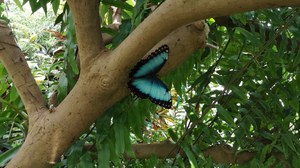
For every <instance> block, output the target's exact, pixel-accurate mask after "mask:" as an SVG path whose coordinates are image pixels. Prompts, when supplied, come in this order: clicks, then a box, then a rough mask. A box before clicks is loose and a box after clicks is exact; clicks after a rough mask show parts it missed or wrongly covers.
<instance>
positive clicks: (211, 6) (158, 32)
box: [111, 0, 300, 69]
mask: <svg viewBox="0 0 300 168" xmlns="http://www.w3.org/2000/svg"><path fill="white" fill-rule="evenodd" d="M283 6H300V1H299V0H284V1H283V0H248V1H241V0H210V1H208V0H190V1H185V0H177V1H173V0H166V1H165V2H164V3H163V4H162V5H160V6H159V7H158V8H157V9H156V10H155V11H154V12H153V13H152V14H151V15H150V16H149V17H147V18H146V19H145V20H144V22H143V23H141V24H140V25H139V26H138V27H137V28H136V29H135V30H134V31H133V32H132V33H131V34H130V35H129V36H128V37H127V38H126V39H125V40H124V41H123V43H122V44H120V45H119V46H118V47H117V48H116V49H115V50H114V52H113V53H112V55H113V57H114V61H113V63H111V64H112V65H116V66H117V67H119V68H120V69H126V67H133V66H134V65H135V63H136V62H138V61H139V60H140V58H141V56H142V55H144V53H146V52H147V51H148V50H149V49H150V48H152V47H153V46H154V45H155V44H156V43H157V42H158V41H160V40H161V39H162V38H163V37H165V36H166V35H167V34H169V33H170V32H171V31H173V30H175V29H176V28H178V27H180V26H182V25H185V24H187V23H191V22H193V21H196V20H201V19H206V18H209V17H217V16H226V15H230V14H234V13H238V12H244V11H250V10H258V9H263V8H275V7H283ZM137 41H138V42H137Z"/></svg>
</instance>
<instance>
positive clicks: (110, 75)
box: [0, 0, 300, 168]
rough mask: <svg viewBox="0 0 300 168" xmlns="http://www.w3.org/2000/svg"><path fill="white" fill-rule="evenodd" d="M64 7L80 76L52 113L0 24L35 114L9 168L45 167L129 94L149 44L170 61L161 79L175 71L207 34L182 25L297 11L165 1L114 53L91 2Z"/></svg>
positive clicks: (3, 45) (12, 67) (272, 0)
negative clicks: (132, 74) (166, 51)
mask: <svg viewBox="0 0 300 168" xmlns="http://www.w3.org/2000/svg"><path fill="white" fill-rule="evenodd" d="M67 2H68V4H69V5H70V8H71V11H72V14H73V16H74V21H75V28H76V34H77V40H78V45H79V54H80V59H81V70H82V71H81V74H80V77H79V79H78V82H77V83H76V85H75V87H74V88H73V90H72V91H71V92H70V93H69V95H68V96H67V97H66V98H65V99H64V101H63V102H62V103H61V104H60V105H59V106H58V107H57V108H56V109H54V110H52V113H50V111H49V110H45V109H44V107H45V102H44V101H43V99H42V95H41V93H39V91H38V90H37V89H38V88H37V86H36V84H34V80H33V77H32V75H28V74H29V72H30V71H29V69H28V66H27V65H25V64H26V61H25V60H24V58H22V59H20V57H16V55H17V56H22V53H21V52H20V50H19V49H18V47H17V45H16V44H15V42H14V43H12V42H11V41H12V39H13V37H12V35H10V33H2V32H4V31H5V32H8V30H7V26H6V25H4V26H3V25H2V24H1V27H0V29H1V30H0V39H1V40H0V59H1V61H2V62H3V63H4V65H5V67H6V68H7V69H8V72H9V74H10V76H11V77H12V79H13V81H14V83H15V85H16V86H17V87H18V91H19V93H20V95H21V98H22V101H23V102H24V104H25V107H26V109H27V111H28V113H29V114H30V113H35V112H36V113H37V114H39V115H34V116H37V117H32V118H33V119H30V120H32V122H31V123H30V128H31V129H30V130H29V133H28V136H27V138H26V140H25V142H24V144H23V145H22V147H21V149H20V151H19V152H18V153H17V155H16V156H15V157H14V158H13V159H12V161H11V162H10V163H9V164H8V166H7V167H9V168H17V167H22V168H23V167H24V168H27V167H51V165H52V164H54V163H55V162H56V161H57V159H58V158H60V156H61V154H62V153H63V152H64V151H65V150H66V149H67V148H68V147H69V145H71V144H72V142H73V141H74V140H75V139H76V138H78V137H79V136H80V134H82V133H83V132H84V131H85V130H86V129H87V128H88V127H89V126H90V125H91V124H92V123H93V122H94V121H95V120H96V118H97V117H99V116H101V115H102V114H103V113H104V112H105V110H106V109H108V108H109V107H110V106H112V105H113V104H115V103H116V102H117V101H119V100H120V99H121V98H123V97H124V96H126V95H127V94H128V93H129V91H128V89H127V84H126V83H127V80H128V73H129V71H130V69H131V68H132V67H133V66H134V65H135V64H136V62H138V61H139V60H140V59H141V58H142V56H143V55H145V53H146V52H147V51H149V50H150V49H151V48H152V47H153V46H154V45H155V44H157V43H159V44H158V45H160V44H161V43H165V44H168V45H169V47H170V60H169V61H168V62H167V64H166V66H165V67H164V69H163V70H162V72H161V73H162V74H164V73H168V72H169V71H170V70H172V69H173V68H175V67H176V66H177V65H178V64H180V63H181V62H182V61H184V60H185V58H186V57H187V56H188V55H189V54H190V53H192V52H193V51H194V50H195V49H197V48H199V47H204V44H205V41H206V34H207V29H206V28H205V26H204V25H203V23H194V24H191V25H186V24H189V23H192V22H194V21H197V20H201V19H205V18H209V17H216V16H224V15H230V14H233V13H237V12H243V11H249V10H256V9H262V8H271V7H281V6H296V5H298V6H300V1H299V0H284V1H282V0H247V1H241V0H210V1H208V0H189V1H186V0H177V1H173V0H166V1H165V2H164V3H163V4H162V5H161V6H160V7H159V8H158V9H156V10H155V11H154V12H153V13H152V14H151V15H150V16H149V17H148V18H147V19H145V21H144V22H143V23H141V24H140V25H139V26H138V27H137V28H136V29H135V30H134V32H132V33H131V34H130V35H129V36H128V37H127V39H125V40H124V41H123V42H122V43H121V44H120V45H119V46H118V47H117V48H116V49H115V50H114V51H107V50H106V49H104V48H103V41H102V38H101V36H100V35H101V32H100V31H99V27H100V25H99V23H100V21H99V16H98V7H97V1H96V0H92V1H90V0H80V1H78V0H68V1H67ZM96 11H97V12H96ZM201 24H202V26H201ZM184 25H185V26H184ZM179 27H181V28H182V29H185V31H186V33H184V31H183V30H180V29H178V28H179ZM199 28H200V29H199ZM176 29H178V30H176ZM174 30H176V31H175V32H174ZM181 31H182V32H181ZM171 32H173V33H174V34H173V35H172V34H170V33H171ZM189 32H191V33H189ZM169 34H170V35H169ZM168 35H169V36H168ZM188 35H189V37H187V36H188ZM166 36H167V37H166ZM175 36H176V37H175ZM6 38H8V40H7V41H3V39H6ZM162 39H163V41H161V40H162ZM160 41H161V42H160ZM11 51H13V53H10V52H11ZM17 51H18V52H17ZM15 52H16V53H15ZM19 66H20V67H19ZM18 69H22V71H20V70H18ZM23 73H25V74H23ZM22 74H23V75H22ZM41 111H42V112H43V113H42V112H41ZM29 117H30V115H29Z"/></svg>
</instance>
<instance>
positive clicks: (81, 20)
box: [67, 0, 104, 71]
mask: <svg viewBox="0 0 300 168" xmlns="http://www.w3.org/2000/svg"><path fill="white" fill-rule="evenodd" d="M67 2H68V4H69V6H70V8H71V12H72V16H73V18H74V23H75V30H76V37H77V43H78V48H79V57H80V69H81V70H82V71H84V70H85V68H86V67H87V66H88V65H89V63H90V61H91V60H92V58H93V57H94V56H96V55H97V54H98V53H99V52H100V50H101V49H103V48H104V45H103V41H102V36H101V32H100V18H99V0H80V1H78V0H68V1H67Z"/></svg>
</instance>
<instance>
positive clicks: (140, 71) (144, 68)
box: [129, 45, 169, 78]
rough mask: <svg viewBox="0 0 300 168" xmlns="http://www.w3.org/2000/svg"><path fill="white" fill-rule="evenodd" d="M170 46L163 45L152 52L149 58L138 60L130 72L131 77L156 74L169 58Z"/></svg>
mask: <svg viewBox="0 0 300 168" xmlns="http://www.w3.org/2000/svg"><path fill="white" fill-rule="evenodd" d="M168 53H169V47H168V46H167V45H163V46H161V47H160V48H158V49H157V50H155V51H154V52H152V53H151V54H150V55H149V56H148V57H147V59H144V60H141V61H140V62H138V63H137V64H136V65H135V67H134V68H133V69H132V71H131V72H130V74H129V77H130V78H140V77H145V76H149V75H154V74H156V73H157V72H158V71H159V70H160V69H161V68H162V67H163V66H164V64H165V63H166V61H167V59H168Z"/></svg>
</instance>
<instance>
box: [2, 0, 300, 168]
mask: <svg viewBox="0 0 300 168" xmlns="http://www.w3.org/2000/svg"><path fill="white" fill-rule="evenodd" d="M15 2H16V4H19V5H18V6H19V7H21V6H22V5H20V4H21V3H18V1H15ZM25 2H26V1H25ZM34 2H35V1H33V0H31V1H29V3H27V5H29V6H30V7H31V9H32V11H37V10H38V9H39V8H41V9H43V10H44V12H45V13H46V14H47V17H46V16H45V15H44V14H41V13H40V14H39V12H42V11H37V12H35V13H34V14H28V13H24V15H20V14H19V13H20V12H17V10H18V8H17V7H16V6H13V5H12V4H11V3H9V8H6V9H5V10H4V11H3V12H2V15H3V14H4V16H6V18H8V19H9V22H10V25H11V27H12V28H13V30H14V33H15V35H16V39H17V41H18V44H19V45H20V47H21V49H22V51H23V52H24V53H25V54H26V56H27V61H28V63H29V64H30V66H31V68H32V72H33V74H34V75H35V77H36V80H37V82H38V83H39V86H40V88H41V89H42V90H43V91H44V95H45V97H46V98H48V99H49V98H50V95H51V94H53V93H54V91H55V90H57V91H58V97H57V99H58V100H59V101H61V100H63V98H64V97H65V96H66V95H67V93H68V91H70V89H71V88H72V87H73V86H74V84H75V83H76V80H77V76H78V74H79V70H78V68H77V65H76V57H75V54H76V36H75V31H74V26H73V21H72V15H71V13H70V12H69V9H68V6H67V5H66V4H65V3H64V2H63V1H59V0H54V1H51V3H50V4H51V5H49V6H48V7H47V6H45V5H44V3H41V2H39V3H37V2H35V3H34ZM159 3H160V1H159V0H142V1H137V2H135V1H133V0H131V1H126V2H123V1H118V0H115V1H108V0H102V1H101V2H100V12H99V14H100V17H101V19H102V23H101V24H102V25H101V26H102V27H101V29H102V30H103V32H105V33H109V34H111V35H112V36H114V38H113V41H112V43H109V44H107V48H110V49H112V48H114V47H116V46H117V45H118V44H120V43H121V42H122V41H123V40H124V39H125V38H126V36H127V35H128V34H129V33H130V32H131V31H132V30H134V28H135V27H137V26H138V25H139V23H141V22H142V21H143V19H144V18H146V17H147V16H148V15H149V14H150V13H151V8H150V7H149V6H151V5H156V4H159ZM110 6H116V7H119V8H120V9H121V10H122V25H121V26H120V28H119V30H112V29H110V28H107V27H105V26H107V25H110V24H112V20H113V19H112V10H111V8H110ZM23 9H25V7H24V8H23ZM46 9H47V10H46ZM50 9H53V11H54V12H51V10H50ZM1 11H2V10H0V12H1ZM6 11H7V12H8V14H7V13H6ZM2 15H1V16H2ZM29 16H30V17H29ZM2 17H3V16H2ZM31 17H33V18H31ZM32 20H34V22H32ZM224 20H225V21H226V22H224ZM222 21H223V22H222ZM54 23H59V24H60V27H57V26H54ZM207 23H208V24H209V27H210V34H209V40H208V43H210V44H213V45H216V46H218V49H215V48H205V49H202V50H198V51H195V53H194V54H193V55H192V56H191V57H190V58H189V59H188V60H187V61H186V62H185V63H183V64H182V65H180V66H179V67H178V68H177V69H176V70H175V71H174V72H172V73H170V74H169V75H167V76H165V77H163V80H164V81H165V82H166V83H167V84H168V85H169V86H170V88H172V89H171V93H172V96H173V104H174V107H173V108H172V109H171V110H166V109H161V108H159V107H156V106H155V105H153V104H151V103H149V101H147V100H139V99H135V98H134V97H133V96H128V97H127V98H125V99H123V100H122V101H121V102H119V103H117V104H115V105H114V106H113V107H112V108H110V109H109V110H108V111H107V112H106V114H105V116H102V117H101V118H99V119H98V120H97V121H96V122H95V123H94V124H93V125H92V126H91V128H90V130H88V131H87V132H86V133H85V134H83V135H82V136H81V137H80V138H79V139H78V140H77V142H76V143H74V145H72V146H71V147H70V149H69V150H68V151H67V152H66V153H65V154H64V156H63V157H62V159H61V162H59V163H57V164H56V166H55V167H64V166H66V167H97V166H98V167H110V166H115V167H120V166H122V165H126V166H133V167H154V166H156V167H169V166H177V167H287V166H290V167H296V166H297V165H300V154H299V152H298V151H299V150H300V141H299V138H300V137H299V128H300V122H299V100H300V97H299V94H300V90H299V86H300V78H299V77H300V76H299V64H300V55H299V40H300V34H299V32H300V31H299V27H300V15H299V9H297V8H295V9H294V8H282V9H269V10H261V11H255V12H247V13H241V14H236V15H233V16H228V17H224V18H210V19H208V20H207ZM59 29H60V30H61V33H59V34H60V35H62V37H64V38H58V36H57V34H54V33H53V32H52V33H51V32H50V31H48V30H52V31H55V32H56V33H58V31H59ZM145 33H146V32H145ZM60 37H61V36H60ZM55 51H57V52H55ZM0 82H1V83H0V95H1V98H0V102H1V112H0V121H1V122H0V135H1V138H0V141H1V146H0V165H4V164H5V163H6V162H7V161H8V160H9V159H10V158H11V157H12V156H13V154H14V153H15V151H16V150H17V149H18V147H19V145H20V144H21V143H22V142H23V140H24V138H25V137H26V133H27V127H28V125H27V123H28V121H27V115H26V113H25V112H24V108H23V106H22V102H21V101H20V98H19V97H18V94H17V92H16V89H15V88H14V86H13V84H12V83H11V80H10V79H9V77H8V76H7V73H6V71H5V69H4V67H3V66H2V65H0ZM165 140H170V141H172V142H174V143H178V144H179V145H180V146H181V148H182V149H183V150H184V152H185V154H186V156H180V155H178V156H176V158H169V159H158V158H157V157H156V156H154V155H153V156H152V157H151V158H148V159H124V153H126V154H127V155H128V156H133V151H132V148H131V145H132V144H136V143H153V142H161V141H165ZM87 144H89V145H90V146H89V148H88V149H87V148H86V146H87ZM218 144H226V145H230V146H231V147H232V148H233V149H235V150H237V151H239V152H242V151H246V152H255V156H254V158H253V159H252V160H251V161H249V162H248V163H246V164H245V165H226V164H218V163H215V162H213V161H212V160H211V159H210V158H205V157H204V155H203V151H204V150H205V149H206V148H208V147H210V146H213V145H218ZM91 149H93V150H91ZM94 149H95V150H94Z"/></svg>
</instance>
